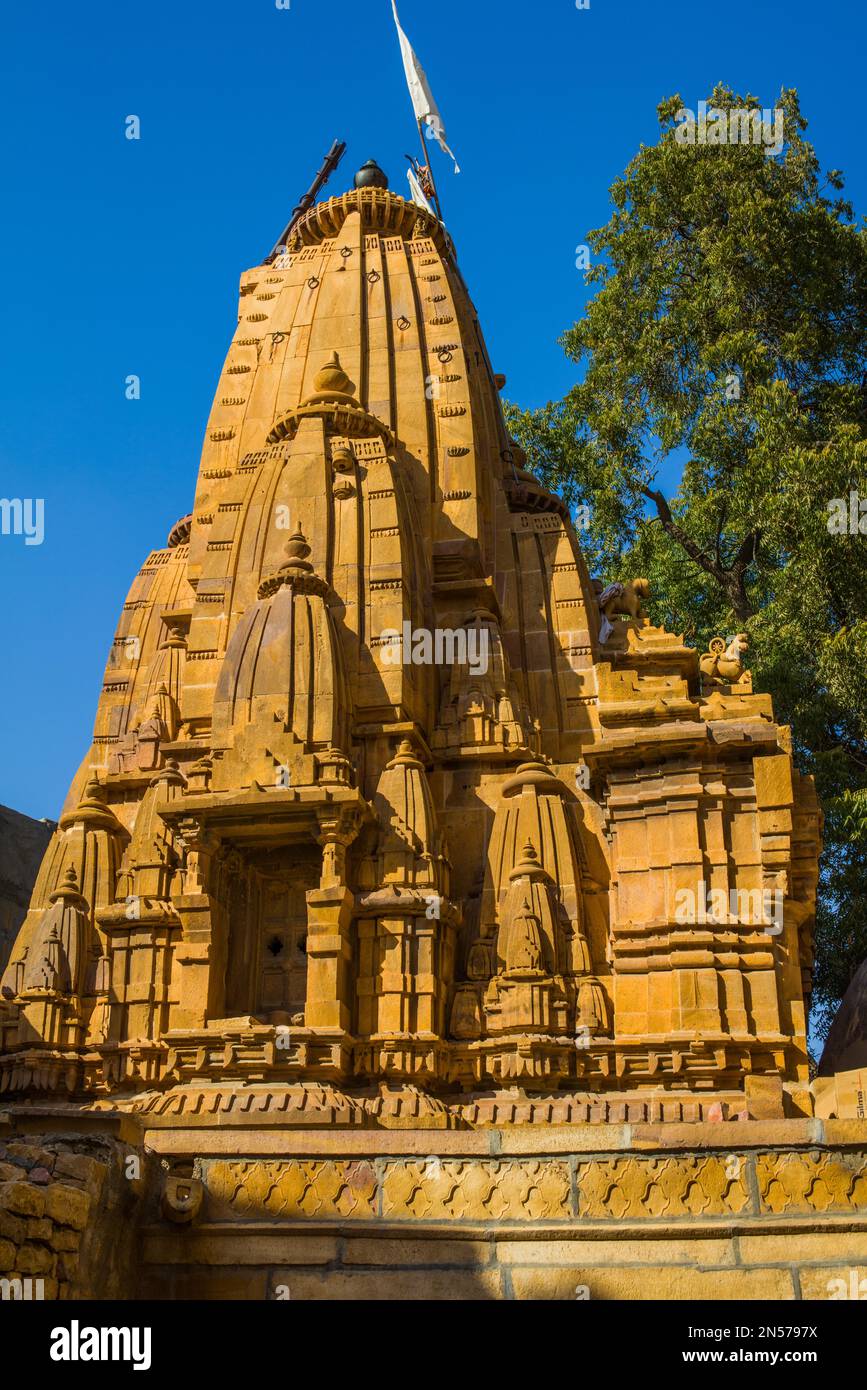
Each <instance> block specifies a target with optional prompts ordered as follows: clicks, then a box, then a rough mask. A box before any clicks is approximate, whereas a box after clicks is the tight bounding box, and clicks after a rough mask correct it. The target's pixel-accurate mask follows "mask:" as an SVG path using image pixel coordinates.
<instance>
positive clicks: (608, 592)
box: [599, 579, 650, 642]
mask: <svg viewBox="0 0 867 1390" xmlns="http://www.w3.org/2000/svg"><path fill="white" fill-rule="evenodd" d="M649 598H650V584H649V583H648V581H647V580H646V579H630V580H629V582H628V583H627V584H623V583H621V581H620V580H616V581H615V583H613V584H609V585H608V588H607V589H603V590H602V593H601V594H600V595H599V611H600V613H601V614H602V623H601V626H600V629H599V640H600V642H607V640H608V638H609V637H610V636H611V633H612V632H613V631H614V624H613V623H612V621H611V619H612V618H613V617H615V616H618V615H620V616H623V617H626V618H645V617H646V616H647V614H646V613H645V611H644V600H645V599H649Z"/></svg>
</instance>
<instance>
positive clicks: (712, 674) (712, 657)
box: [699, 632, 750, 685]
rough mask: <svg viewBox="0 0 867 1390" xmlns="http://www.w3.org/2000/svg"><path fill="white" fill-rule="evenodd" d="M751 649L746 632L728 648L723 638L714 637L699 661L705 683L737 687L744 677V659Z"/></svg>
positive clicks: (740, 634) (733, 639)
mask: <svg viewBox="0 0 867 1390" xmlns="http://www.w3.org/2000/svg"><path fill="white" fill-rule="evenodd" d="M749 648H750V639H749V637H748V636H747V634H746V633H745V632H739V633H738V634H737V636H736V637H733V638H732V640H731V641H730V642H729V644H728V646H726V644H725V640H724V639H723V638H722V637H714V638H713V640H712V641H711V642H710V643H709V649H708V651H706V652H705V654H704V656H703V657H702V658H701V660H700V661H699V667H700V668H701V674H702V676H703V677H704V679H705V682H706V683H707V684H710V685H737V683H738V682H739V681H740V680H741V679H742V678H743V676H744V671H745V667H744V660H743V659H744V657H745V656H746V654H747V652H748V651H749Z"/></svg>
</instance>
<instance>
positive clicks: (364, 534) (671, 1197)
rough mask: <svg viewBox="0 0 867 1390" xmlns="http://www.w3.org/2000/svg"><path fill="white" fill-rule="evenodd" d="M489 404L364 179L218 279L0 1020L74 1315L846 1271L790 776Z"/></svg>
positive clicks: (459, 279)
mask: <svg viewBox="0 0 867 1390" xmlns="http://www.w3.org/2000/svg"><path fill="white" fill-rule="evenodd" d="M528 235H529V232H528ZM499 365H501V364H498V363H495V364H493V366H499ZM493 366H492V363H491V361H490V359H489V356H488V352H487V349H486V346H485V340H484V337H483V335H482V330H481V327H480V324H479V321H478V318H477V315H476V311H475V309H474V307H473V304H472V301H471V299H470V296H469V293H468V290H467V288H466V285H465V283H464V279H463V276H462V274H461V271H460V270H459V268H458V263H457V259H456V254H455V250H454V247H453V245H452V243H451V240H450V238H449V236H448V233H447V231H446V230H445V228H444V226H443V224H442V223H441V222H440V221H439V220H438V218H437V217H436V216H434V215H432V214H431V213H429V212H428V211H426V210H425V209H423V208H422V207H421V206H418V205H417V204H416V203H415V202H411V201H408V200H405V199H404V198H402V197H400V196H398V195H397V194H396V193H394V192H392V191H390V189H389V188H388V186H387V181H386V179H385V176H384V175H383V174H382V173H381V171H380V170H378V169H377V168H376V166H375V165H372V164H370V165H367V166H365V168H364V169H363V170H362V171H361V172H360V174H359V175H358V176H357V177H356V180H355V187H353V188H352V189H350V191H348V192H346V193H344V194H342V195H341V196H335V197H331V198H329V199H328V200H327V201H323V202H319V203H317V204H316V205H314V206H312V207H311V208H310V209H309V210H308V211H307V212H306V213H305V214H304V215H303V216H302V217H301V218H300V220H298V221H297V222H296V224H295V226H294V228H293V230H292V233H291V236H290V237H289V239H288V241H287V244H286V246H285V250H283V251H282V252H280V253H279V254H277V255H276V256H273V257H271V258H269V259H268V260H267V261H266V262H264V263H263V264H261V265H259V266H256V267H255V268H254V269H252V270H249V271H246V272H245V273H244V274H243V276H242V277H241V285H240V300H239V310H238V327H237V331H236V333H235V336H234V339H233V340H232V342H231V344H230V346H229V351H228V355H227V357H226V361H225V365H224V368H223V372H222V375H221V377H220V380H219V384H218V387H217V392H216V398H215V401H214V406H213V410H212V413H211V417H210V420H209V421H208V424H207V429H206V436H205V443H204V449H203V453H202V460H201V466H200V470H199V475H198V481H197V483H196V486H195V500H194V502H193V506H192V511H191V514H190V515H189V516H186V517H184V518H183V519H181V520H180V521H178V522H177V523H176V524H175V525H174V526H173V527H172V529H171V531H170V533H169V535H168V539H167V540H166V542H165V543H164V544H163V543H159V544H158V545H157V546H156V547H155V548H154V550H152V552H151V553H150V554H149V555H147V556H146V557H144V561H143V563H142V564H141V567H140V569H139V571H138V574H137V575H136V577H135V579H134V580H133V583H132V587H131V589H130V591H129V595H128V597H127V600H126V602H125V603H124V604H123V607H122V610H121V612H120V614H119V617H118V623H117V628H116V632H115V634H114V638H113V641H112V644H111V652H110V656H109V660H108V666H107V669H106V673H105V680H104V684H103V690H102V695H101V698H100V701H99V706H98V709H97V713H96V722H95V728H94V733H93V742H92V744H91V746H90V748H89V749H88V751H87V753H86V755H85V757H84V759H83V762H82V764H81V768H80V770H79V772H78V774H77V775H76V777H75V779H74V781H73V784H72V787H71V789H70V792H69V797H68V799H67V802H66V805H65V807H64V810H63V813H62V816H61V818H60V821H59V824H58V828H57V830H56V832H55V833H54V835H53V838H52V840H51V843H50V844H49V847H48V849H47V852H46V854H45V858H44V860H43V863H42V867H41V870H40V873H39V876H38V879H37V882H36V886H35V890H34V893H33V898H32V902H31V906H30V910H29V913H28V915H27V917H26V920H25V922H24V924H23V926H22V927H21V930H20V933H19V935H18V938H17V941H16V943H15V945H14V947H13V949H12V953H11V957H10V960H9V963H8V965H7V968H6V970H5V973H4V975H3V979H2V998H0V1041H2V1056H0V1141H2V1142H3V1143H5V1144H7V1145H8V1146H12V1147H14V1139H15V1135H16V1134H17V1135H18V1136H26V1139H25V1140H22V1142H23V1143H25V1146H26V1145H29V1146H31V1147H34V1148H35V1149H37V1150H39V1149H40V1146H41V1149H42V1150H43V1151H44V1152H43V1157H42V1160H41V1162H42V1164H43V1166H45V1167H48V1168H49V1169H50V1163H49V1157H50V1155H51V1154H52V1153H55V1155H56V1158H57V1163H56V1164H55V1168H54V1170H53V1173H52V1175H51V1176H52V1180H51V1182H50V1183H48V1184H47V1186H46V1188H45V1192H46V1193H47V1194H48V1195H50V1194H51V1193H52V1192H56V1191H57V1192H60V1193H61V1194H62V1192H63V1190H64V1181H63V1179H62V1176H60V1175H61V1174H62V1172H63V1171H64V1169H63V1165H64V1164H66V1165H67V1168H69V1167H70V1165H71V1167H72V1168H73V1169H74V1168H75V1167H76V1164H78V1165H84V1167H82V1168H81V1173H80V1174H79V1178H80V1192H81V1193H82V1194H84V1197H86V1210H84V1209H83V1208H82V1209H81V1210H80V1211H79V1216H78V1225H77V1227H76V1226H75V1222H71V1223H69V1224H70V1227H71V1228H74V1229H77V1230H78V1232H79V1234H80V1240H81V1247H80V1248H81V1250H82V1251H85V1250H87V1249H89V1250H91V1251H93V1250H99V1249H105V1247H106V1245H107V1244H110V1243H111V1242H112V1241H114V1240H116V1239H117V1240H120V1239H121V1237H120V1236H119V1235H118V1232H119V1231H120V1230H121V1229H122V1230H123V1232H124V1235H123V1241H125V1242H126V1243H127V1246H128V1249H127V1253H126V1255H125V1256H124V1258H123V1259H122V1258H121V1257H120V1255H119V1256H118V1258H117V1259H116V1260H115V1261H108V1266H110V1267H111V1273H110V1278H111V1280H113V1281H114V1282H113V1283H111V1285H110V1287H106V1285H105V1283H104V1281H103V1284H100V1283H99V1278H98V1276H97V1274H96V1273H95V1272H94V1270H95V1269H96V1265H97V1264H99V1268H100V1269H104V1268H105V1267H108V1266H107V1265H106V1262H104V1261H103V1262H102V1263H101V1264H100V1263H99V1261H95V1257H94V1258H93V1259H91V1260H90V1265H89V1267H88V1268H87V1269H85V1268H84V1263H86V1261H84V1256H82V1262H80V1266H79V1267H77V1269H73V1270H72V1271H71V1272H68V1275H63V1274H62V1272H60V1270H59V1268H58V1267H57V1266H56V1265H55V1266H53V1267H52V1270H51V1272H49V1270H48V1268H47V1266H46V1268H45V1276H46V1278H48V1279H49V1280H53V1281H55V1282H56V1283H57V1291H58V1293H60V1294H64V1293H65V1295H66V1296H73V1297H74V1296H76V1295H77V1294H78V1293H80V1292H81V1291H82V1290H85V1291H90V1292H94V1291H96V1293H97V1296H99V1295H100V1294H101V1293H102V1294H105V1293H107V1292H112V1291H113V1292H117V1290H118V1289H121V1290H123V1291H124V1292H126V1294H127V1295H128V1296H157V1297H181V1298H183V1297H213V1298H237V1297H240V1298H260V1297H281V1296H291V1297H293V1298H295V1297H298V1298H319V1297H322V1298H328V1297H354V1296H361V1297H368V1296H377V1297H387V1298H400V1297H413V1296H427V1297H429V1296H433V1297H453V1296H459V1297H483V1298H500V1297H549V1296H552V1297H564V1298H574V1297H575V1296H576V1295H575V1292H574V1290H575V1288H576V1286H581V1287H587V1288H589V1291H590V1292H589V1296H590V1297H606V1298H628V1297H651V1296H656V1297H658V1296H661V1295H660V1291H661V1290H662V1291H663V1296H668V1297H702V1296H704V1297H718V1296H723V1297H726V1296H728V1297H732V1298H750V1297H756V1298H759V1297H779V1298H792V1297H801V1296H803V1297H808V1296H810V1295H809V1293H808V1292H806V1290H807V1289H808V1288H809V1287H810V1280H811V1279H813V1282H814V1283H816V1281H819V1282H826V1281H827V1279H828V1277H830V1276H829V1274H828V1270H829V1269H830V1268H831V1266H832V1265H833V1266H834V1267H835V1268H836V1265H838V1264H839V1263H840V1259H841V1256H840V1255H839V1254H838V1253H837V1252H839V1250H840V1249H842V1248H844V1247H845V1241H846V1240H847V1239H851V1240H853V1241H855V1240H857V1239H860V1237H859V1236H858V1235H857V1230H858V1229H860V1227H861V1225H863V1211H864V1206H865V1199H867V1158H865V1143H864V1137H865V1136H864V1132H863V1131H864V1125H863V1123H862V1124H860V1126H859V1125H855V1124H853V1123H849V1122H846V1121H844V1120H841V1119H840V1120H838V1119H834V1118H833V1116H832V1117H830V1118H828V1119H826V1120H823V1121H820V1120H818V1119H816V1118H815V1115H814V1103H813V1094H812V1091H811V1081H810V1076H809V1072H808V1057H807V1045H806V1033H807V1010H808V1002H809V989H810V970H811V963H812V935H813V930H814V911H815V895H816V885H817V864H818V853H819V840H820V826H821V817H820V812H819V808H818V806H817V801H816V796H815V793H814V790H813V786H812V782H811V781H810V779H807V778H804V777H803V776H801V775H800V774H799V773H798V772H797V770H796V769H795V766H794V764H793V760H792V754H791V746H790V737H789V731H788V730H787V729H786V728H784V727H780V726H779V725H777V724H776V723H775V720H774V712H773V709H772V705H771V700H770V697H769V696H767V695H765V694H760V693H754V692H753V689H752V684H751V681H750V677H749V672H748V670H747V669H746V667H747V665H748V662H749V655H748V652H745V651H744V648H745V645H746V644H745V642H744V643H739V641H738V640H737V639H735V640H734V641H732V640H731V639H730V638H728V637H727V638H724V639H720V640H716V641H715V642H711V643H710V644H709V650H708V651H707V652H706V653H704V655H702V653H701V651H698V650H696V649H694V648H692V647H689V646H687V645H685V643H684V640H683V638H682V637H681V636H678V635H677V634H672V633H669V632H667V631H665V630H664V629H663V628H660V627H656V626H654V625H653V623H652V622H651V621H650V619H649V618H648V617H647V616H646V608H647V600H648V594H647V586H646V584H645V583H644V582H643V581H641V580H640V579H639V578H637V577H636V576H632V575H624V576H622V577H621V582H620V583H619V584H616V585H610V586H608V588H606V589H605V590H604V592H603V591H602V586H601V584H599V583H598V582H594V579H593V578H592V577H591V575H590V574H589V573H588V570H587V567H586V564H585V561H584V558H583V556H582V551H581V537H580V532H576V530H575V529H574V527H573V524H572V521H571V519H570V515H569V512H568V510H567V508H566V506H565V505H564V504H563V502H562V501H561V500H560V499H559V498H558V497H557V496H555V495H553V494H552V493H551V492H549V491H548V490H547V489H546V488H545V487H544V486H543V485H542V484H541V483H540V482H539V481H537V479H536V478H535V477H534V476H533V474H532V473H531V472H530V471H529V470H528V467H527V460H526V459H525V457H524V456H523V454H522V452H521V450H520V448H519V447H518V445H517V444H516V443H515V441H514V440H513V439H511V438H510V436H509V432H508V430H507V428H506V425H505V423H504V418H503V413H502V409H501V404H500V392H501V390H502V388H503V386H504V384H505V381H504V378H503V377H502V376H498V375H497V374H496V373H495V371H494V370H493ZM192 485H193V475H192V469H191V472H190V486H191V490H192ZM171 520H172V518H171V517H169V518H167V525H168V524H169V523H170V522H171ZM649 597H650V599H651V601H652V595H651V596H649ZM107 636H108V635H107ZM4 1126H5V1128H4ZM856 1131H857V1132H856ZM9 1136H11V1137H9ZM58 1136H60V1137H59V1138H58ZM856 1141H857V1142H856ZM52 1145H53V1147H52ZM131 1160H132V1161H131ZM57 1164H59V1165H60V1168H59V1169H58V1167H57ZM88 1164H89V1165H90V1168H89V1169H87V1165H88ZM130 1174H132V1176H130ZM5 1179H8V1174H4V1180H5ZM73 1180H74V1174H70V1181H73ZM69 1190H70V1191H72V1189H71V1188H70V1189H69ZM47 1200H48V1197H46V1201H47ZM55 1205H56V1206H57V1207H58V1211H59V1212H60V1211H63V1210H65V1208H64V1205H63V1202H62V1201H61V1199H60V1197H58V1198H56V1199H55ZM73 1206H75V1203H73ZM859 1208H860V1211H861V1216H860V1217H858V1215H857V1213H858V1211H859ZM13 1210H14V1208H13ZM49 1215H52V1213H49ZM55 1215H56V1214H55ZM56 1219H57V1221H58V1222H59V1223H60V1224H61V1225H64V1224H65V1223H64V1221H63V1220H62V1219H61V1216H60V1215H56ZM831 1227H833V1230H834V1234H833V1235H832V1236H828V1244H827V1246H825V1245H823V1244H822V1242H823V1240H824V1239H825V1237H824V1236H823V1235H822V1234H821V1233H820V1232H821V1231H827V1230H829V1229H830V1228H831ZM798 1229H802V1230H804V1231H809V1232H810V1233H811V1242H812V1244H811V1245H810V1251H811V1253H810V1256H809V1259H808V1260H807V1265H808V1266H809V1267H808V1268H804V1267H802V1265H801V1264H800V1263H799V1261H800V1260H801V1256H800V1255H799V1253H798V1252H799V1249H800V1246H799V1245H798V1242H797V1241H794V1242H793V1241H792V1239H791V1233H792V1232H793V1231H794V1232H797V1230H798ZM785 1233H788V1234H785ZM745 1237H749V1240H747V1239H745ZM636 1239H642V1240H645V1241H647V1245H646V1246H645V1247H644V1249H645V1250H646V1252H647V1253H646V1254H645V1255H644V1257H643V1258H642V1259H641V1262H640V1267H636V1262H637V1261H638V1259H639V1257H637V1256H636V1255H635V1254H634V1252H633V1253H632V1254H629V1253H628V1248H627V1244H625V1243H624V1244H623V1246H622V1248H621V1245H620V1242H632V1243H633V1245H634V1241H635V1240H636ZM738 1241H740V1247H739V1249H740V1253H739V1254H737V1242H738ZM22 1248H23V1247H22ZM420 1252H421V1253H420ZM733 1252H734V1253H733ZM848 1258H849V1257H848V1256H847V1257H846V1259H848ZM844 1262H845V1260H844ZM850 1262H851V1261H850ZM67 1263H68V1262H67ZM91 1266H92V1268H91ZM64 1268H66V1266H65V1265H64ZM99 1277H103V1276H99ZM106 1277H108V1276H106ZM284 1287H285V1288H287V1289H289V1290H290V1293H289V1294H285V1295H284V1294H281V1293H280V1292H279V1290H281V1289H283V1288H284ZM374 1291H375V1292H374ZM817 1296H824V1295H817Z"/></svg>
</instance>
